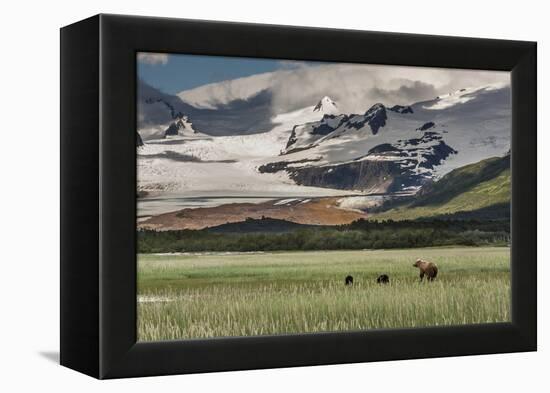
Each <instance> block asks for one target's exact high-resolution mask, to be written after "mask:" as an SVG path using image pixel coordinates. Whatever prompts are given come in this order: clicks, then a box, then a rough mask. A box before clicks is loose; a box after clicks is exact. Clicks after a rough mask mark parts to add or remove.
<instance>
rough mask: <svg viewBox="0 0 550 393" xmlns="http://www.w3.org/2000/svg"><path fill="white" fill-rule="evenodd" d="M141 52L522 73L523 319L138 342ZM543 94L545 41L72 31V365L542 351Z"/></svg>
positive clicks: (65, 258)
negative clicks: (539, 145) (540, 45)
mask: <svg viewBox="0 0 550 393" xmlns="http://www.w3.org/2000/svg"><path fill="white" fill-rule="evenodd" d="M320 43H322V44H320ZM358 48H363V49H365V50H358ZM138 51H149V52H166V53H185V54H207V55H224V56H244V57H259V58H278V59H290V60H322V61H337V62H352V63H369V64H388V65H409V66H428V67H445V68H464V69H483V70H505V71H511V78H512V90H511V92H512V112H513V113H512V149H511V150H512V159H511V167H512V203H511V209H512V213H511V225H512V228H511V231H512V247H511V254H512V255H511V265H512V266H511V270H512V275H511V277H512V314H511V315H512V321H511V323H495V324H481V325H465V326H453V327H430V328H418V329H391V330H372V331H360V332H358V331H355V332H341V333H319V334H298V335H280V336H259V337H234V338H216V339H207V340H182V341H166V342H136V148H135V146H136V141H135V137H136V132H135V130H136V100H135V96H136V53H137V52H138ZM536 90H537V83H536V43H535V42H521V41H504V40H492V39H476V38H458V37H440V36H426V35H411V34H396V33H379V32H364V31H351V30H332V29H316V28H303V27H286V26H270V25H256V24H244V23H226V22H209V21H194V20H182V19H167V18H166V19H165V18H149V17H134V16H121V15H97V16H94V17H91V18H89V19H86V20H84V21H81V22H78V23H75V24H72V25H69V26H66V27H63V28H62V29H61V364H62V365H64V366H67V367H70V368H72V369H75V370H78V371H80V372H82V373H85V374H88V375H90V376H93V377H96V378H101V379H104V378H120V377H134V376H147V375H164V374H180V373H195V372H210V371H226V370H242V369H260V368H273V367H290V366H308V365H321V364H337V363H350V362H367V361H382V360H394V359H414V358H427V357H443V356H461V355H473V354H491V353H503V352H519V351H535V350H536V348H537V341H536V339H537V330H536V329H537V326H536V325H537V324H536V322H537V315H536V309H537V307H536V304H537V298H536V293H537V288H536V262H537V260H536V258H537V254H536V205H537V204H536V170H537V168H536V133H537V124H536V107H537V101H536Z"/></svg>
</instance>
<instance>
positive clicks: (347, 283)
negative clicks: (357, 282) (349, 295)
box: [346, 276, 353, 285]
mask: <svg viewBox="0 0 550 393" xmlns="http://www.w3.org/2000/svg"><path fill="white" fill-rule="evenodd" d="M346 285H353V277H352V276H347V277H346Z"/></svg>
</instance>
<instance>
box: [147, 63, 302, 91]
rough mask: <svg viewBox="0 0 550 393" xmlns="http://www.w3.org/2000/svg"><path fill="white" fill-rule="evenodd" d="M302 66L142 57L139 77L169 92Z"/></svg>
mask: <svg viewBox="0 0 550 393" xmlns="http://www.w3.org/2000/svg"><path fill="white" fill-rule="evenodd" d="M293 64H296V65H300V64H303V63H302V62H291V61H281V60H274V59H251V58H241V57H224V56H198V55H179V54H177V55H174V54H156V53H155V54H153V53H151V54H140V55H139V56H138V67H137V70H138V71H137V72H138V77H139V78H141V79H142V80H144V81H145V82H146V83H148V84H149V85H151V86H154V87H156V88H158V89H160V90H162V91H164V92H166V93H172V94H174V93H179V92H180V91H183V90H188V89H192V88H194V87H197V86H202V85H205V84H207V83H213V82H220V81H224V80H229V79H235V78H240V77H244V76H249V75H254V74H260V73H264V72H270V71H275V70H279V69H286V68H289V67H292V66H293Z"/></svg>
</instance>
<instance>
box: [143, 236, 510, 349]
mask: <svg viewBox="0 0 550 393" xmlns="http://www.w3.org/2000/svg"><path fill="white" fill-rule="evenodd" d="M417 257H422V258H425V259H428V260H433V261H434V262H436V263H437V264H438V266H439V270H440V275H439V276H438V279H437V280H436V281H435V282H433V283H422V284H421V283H419V279H418V270H417V269H415V268H413V267H412V263H413V261H414V260H415V259H416V258H417ZM382 273H386V274H388V275H389V276H390V280H391V283H390V284H389V285H378V284H377V283H376V277H377V276H378V275H379V274H382ZM348 274H351V275H352V276H353V277H354V285H353V287H346V286H345V285H344V278H345V276H346V275H348ZM138 298H139V300H140V301H139V302H138V338H139V339H140V340H147V341H148V340H171V339H188V338H207V337H220V336H249V335H271V334H286V333H309V332H323V331H343V330H363V329H378V328H404V327H421V326H440V325H458V324H475V323H490V322H502V321H509V320H510V270H509V249H508V248H505V247H502V248H497V247H492V248H429V249H414V250H388V251H383V250H382V251H381V250H377V251H334V252H281V253H258V254H231V255H227V254H226V255H222V254H217V255H179V256H174V255H150V254H149V255H139V258H138Z"/></svg>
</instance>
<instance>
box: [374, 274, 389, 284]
mask: <svg viewBox="0 0 550 393" xmlns="http://www.w3.org/2000/svg"><path fill="white" fill-rule="evenodd" d="M376 282H377V283H378V284H389V283H390V277H389V276H388V275H387V274H381V275H379V276H378V278H377V279H376Z"/></svg>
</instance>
